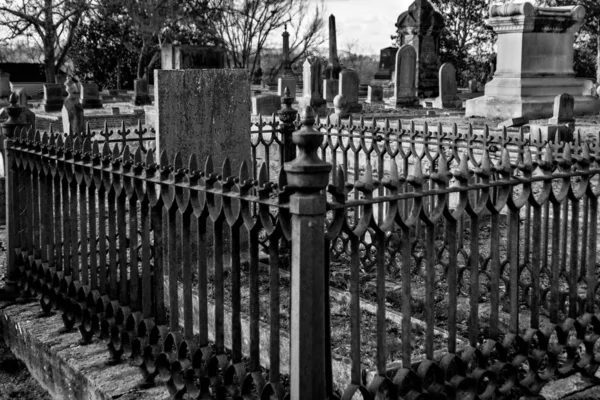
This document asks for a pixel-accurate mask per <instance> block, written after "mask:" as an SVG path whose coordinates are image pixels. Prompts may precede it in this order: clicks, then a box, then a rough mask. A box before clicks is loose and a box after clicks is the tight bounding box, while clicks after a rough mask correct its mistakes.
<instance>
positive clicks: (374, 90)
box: [367, 85, 383, 103]
mask: <svg viewBox="0 0 600 400" xmlns="http://www.w3.org/2000/svg"><path fill="white" fill-rule="evenodd" d="M382 100H383V87H382V86H380V85H369V88H368V89H367V103H373V102H376V101H382Z"/></svg>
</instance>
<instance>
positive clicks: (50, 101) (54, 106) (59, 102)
mask: <svg viewBox="0 0 600 400" xmlns="http://www.w3.org/2000/svg"><path fill="white" fill-rule="evenodd" d="M62 92H63V88H62V87H61V86H60V85H59V84H58V83H45V84H44V99H43V100H42V108H43V109H44V111H45V112H56V111H60V110H61V109H62V106H63V103H64V100H63V95H62Z"/></svg>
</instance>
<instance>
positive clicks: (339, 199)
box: [5, 108, 600, 399]
mask: <svg viewBox="0 0 600 400" xmlns="http://www.w3.org/2000/svg"><path fill="white" fill-rule="evenodd" d="M313 125H314V113H313V112H312V110H311V109H310V108H308V109H307V110H306V115H305V116H304V120H303V121H302V127H301V129H300V130H299V131H297V132H295V133H294V143H295V144H296V145H297V146H298V155H297V157H296V158H295V159H294V160H293V161H292V162H289V163H287V164H285V167H284V171H277V173H278V175H277V180H276V181H275V179H269V176H270V175H269V174H270V171H269V169H270V168H269V167H268V166H267V164H266V163H263V164H260V167H258V168H257V173H256V178H255V177H254V176H253V173H252V171H251V169H252V167H251V166H248V165H242V166H241V167H240V168H239V172H238V171H234V170H233V168H232V166H231V162H230V161H229V160H224V161H223V162H222V164H221V170H220V174H217V173H215V168H214V166H213V161H212V160H210V159H209V160H206V162H205V163H204V166H203V167H202V170H201V167H200V166H199V161H198V160H196V158H195V157H194V156H192V157H191V158H190V160H186V161H185V162H184V160H182V159H181V157H180V156H179V155H175V157H174V158H172V159H171V158H169V157H168V156H167V155H166V153H163V154H161V155H160V157H158V158H157V157H155V155H154V154H153V152H152V150H149V151H147V152H146V153H145V154H144V153H143V152H142V149H141V148H139V147H138V148H137V149H136V150H135V151H133V152H132V150H131V149H130V148H129V147H128V146H125V148H121V146H119V145H118V144H116V145H114V146H112V147H111V145H110V144H109V143H107V142H106V143H104V144H103V145H102V146H100V145H99V144H98V142H96V141H93V140H91V139H90V138H89V137H86V138H80V137H73V136H67V137H63V136H60V135H59V136H57V135H48V134H40V133H35V134H34V133H33V132H30V133H21V134H20V135H18V136H16V137H12V136H11V135H10V132H8V133H9V134H8V135H7V136H8V138H7V139H6V141H5V152H6V162H7V172H8V174H7V182H8V186H7V190H8V192H9V196H8V199H9V207H10V211H11V212H10V213H9V216H10V218H9V247H8V249H9V254H10V257H9V275H10V278H12V279H16V280H18V281H19V283H20V285H21V289H22V290H23V295H24V296H39V298H40V302H41V305H42V309H43V310H44V311H45V312H52V311H53V310H54V309H56V308H60V309H61V310H62V312H63V314H62V315H63V320H64V323H65V329H67V330H70V329H74V328H75V327H77V328H79V330H80V332H81V335H82V340H83V341H85V342H90V341H93V340H106V341H107V342H108V347H109V350H110V354H111V358H112V360H113V361H114V362H118V361H119V360H121V359H124V358H130V359H132V360H133V362H134V363H136V364H137V365H139V366H140V369H141V371H142V373H143V378H144V380H145V382H146V383H147V384H151V383H155V382H158V383H160V382H165V384H166V386H167V387H168V388H169V390H170V392H171V394H172V396H173V398H183V397H184V396H186V395H187V396H189V397H190V398H207V397H210V396H215V397H217V398H229V397H231V398H236V396H242V397H245V398H259V397H260V398H269V396H274V397H276V398H280V399H282V398H284V396H285V395H286V393H287V394H289V396H290V398H292V399H300V398H303V399H304V398H311V399H319V398H320V399H324V398H326V397H329V398H336V397H337V396H339V397H341V398H343V399H351V398H353V396H354V395H355V394H356V393H357V392H358V393H360V395H361V396H362V397H363V398H365V399H374V398H380V397H378V396H384V395H385V396H387V397H389V398H392V399H399V398H403V399H418V398H426V397H427V396H428V395H434V396H437V397H436V398H457V399H463V398H477V397H478V398H483V399H485V398H506V399H512V398H518V397H519V396H522V395H525V396H535V395H537V394H539V393H540V391H541V389H542V388H543V387H544V385H545V384H546V383H547V382H548V381H549V380H551V379H553V378H555V377H560V376H565V375H569V374H572V373H574V372H581V373H584V374H593V373H594V372H595V371H596V370H597V369H598V366H599V361H598V360H600V354H599V351H598V346H597V345H596V344H597V342H598V339H599V338H600V319H599V318H598V315H597V311H598V310H597V304H598V301H597V296H598V293H597V288H598V282H597V277H596V274H597V268H598V266H597V265H598V262H599V259H598V249H597V245H596V241H597V230H598V216H597V206H598V204H597V202H598V201H597V198H598V195H599V194H600V191H599V189H600V187H599V178H598V175H599V174H600V165H599V163H600V148H598V147H597V146H595V145H593V146H591V147H590V145H589V144H588V143H587V142H586V141H582V140H580V141H578V142H575V143H549V144H547V143H535V142H533V141H527V140H526V139H525V138H518V139H510V140H509V139H508V138H507V137H506V138H504V139H501V140H498V142H497V143H491V141H492V139H489V137H486V136H485V135H484V136H483V139H481V140H482V141H483V145H482V146H481V147H478V148H477V149H475V147H474V146H472V148H473V150H470V147H468V146H467V147H466V148H465V147H461V146H462V145H461V144H460V141H449V142H447V141H446V140H445V139H443V137H442V135H441V134H438V135H437V136H435V135H425V136H420V135H419V134H417V133H415V132H414V128H412V131H410V132H409V133H407V134H408V135H409V139H408V144H405V142H404V141H403V140H399V141H397V143H398V146H400V147H391V148H388V149H387V150H386V152H388V153H386V154H391V155H392V156H391V157H390V159H389V160H387V159H386V160H384V161H382V162H381V163H380V164H376V168H375V169H374V168H373V166H372V164H371V163H370V162H366V163H364V164H363V163H362V162H361V161H360V160H359V162H358V166H357V167H356V168H355V169H354V171H351V172H352V173H353V174H354V175H355V178H354V179H348V175H347V174H349V172H348V169H347V168H346V166H345V165H344V162H341V163H340V164H341V165H340V166H339V167H338V168H336V169H335V170H334V172H333V173H330V172H329V171H330V169H331V168H332V166H331V165H330V164H329V163H327V162H324V161H322V160H321V159H320V158H319V157H318V154H319V153H321V154H324V155H325V156H326V157H325V158H326V159H329V158H328V157H329V156H331V157H334V156H333V154H332V153H331V152H329V150H330V149H334V147H335V146H337V145H334V144H332V143H333V140H334V139H332V138H331V136H332V135H328V134H323V132H322V130H323V129H329V128H324V127H323V126H318V127H317V128H318V129H319V130H317V129H315V127H314V126H313ZM261 134H262V133H259V135H261ZM474 137H475V136H470V138H471V139H472V138H474ZM324 139H325V142H323V140H324ZM343 140H345V139H343V138H342V141H343ZM349 140H350V142H351V143H353V141H352V138H349ZM361 140H362V139H361ZM469 140H470V139H469V137H467V141H469ZM478 140H479V139H478ZM473 141H474V140H471V142H473ZM350 142H349V143H350ZM380 142H381V141H375V144H374V146H375V147H373V150H372V151H371V152H369V151H366V154H367V155H368V154H371V153H374V154H378V157H379V154H380V153H378V151H380V150H381V148H380V147H378V146H379V144H378V143H380ZM383 143H384V144H386V146H392V144H389V141H387V142H386V141H383ZM492 145H493V146H497V149H496V148H493V149H492V148H491V146H492ZM348 146H350V147H349V150H348V152H350V151H351V152H353V153H355V150H356V149H355V148H352V146H354V145H351V144H348ZM394 146H396V145H394ZM255 147H256V146H254V145H251V146H249V151H250V148H255ZM377 148H379V149H380V150H377ZM395 149H396V150H397V151H396V150H395ZM492 153H496V156H495V157H493V156H492ZM398 155H400V156H401V162H398V160H399V159H398ZM335 157H337V156H335ZM348 164H350V162H349V163H348ZM257 165H258V164H257ZM374 170H375V171H374ZM271 172H272V171H271ZM271 176H272V175H271ZM286 257H287V258H289V259H290V262H291V267H290V270H289V276H290V278H289V280H288V281H285V280H284V279H283V276H284V275H285V274H287V273H288V271H282V269H283V270H285V269H286V268H287V267H286V266H285V264H286V263H284V262H282V258H286ZM267 278H268V279H267ZM282 282H283V283H282ZM286 282H287V283H286ZM330 284H331V285H333V286H334V287H337V288H338V289H339V290H344V291H347V296H348V298H349V301H348V304H347V307H346V308H345V311H346V315H345V317H344V318H343V319H339V321H341V322H339V323H340V324H345V323H347V324H348V327H349V328H348V331H349V332H350V333H349V334H348V335H346V337H342V338H340V337H337V336H336V333H335V331H336V330H339V329H338V328H339V327H336V326H332V324H331V323H330V321H332V320H333V319H334V318H338V315H333V314H332V312H333V311H332V310H333V307H332V301H331V299H330V293H329V292H330ZM196 299H197V300H196ZM368 300H371V301H374V302H375V303H376V304H377V308H376V315H375V319H374V321H375V322H374V326H375V328H376V329H374V331H375V336H374V338H373V340H367V341H365V340H362V338H363V337H365V335H367V334H368V332H366V331H365V330H364V328H365V323H364V318H366V317H368V316H367V315H366V314H365V312H364V311H363V309H362V304H363V303H364V302H365V301H368ZM338 311H339V310H338ZM338 311H335V312H338ZM392 311H395V312H398V311H400V312H401V313H402V321H401V323H400V326H399V329H397V327H395V326H394V325H393V323H392V322H391V321H390V320H389V319H388V316H389V314H390V313H391V312H392ZM415 317H416V318H418V319H422V320H423V321H424V322H423V326H424V327H425V328H424V330H423V331H415V325H414V324H413V323H412V322H411V318H415ZM265 323H266V324H267V325H266V329H262V328H261V326H265ZM440 327H442V328H444V329H445V330H446V331H447V332H448V334H447V336H446V337H443V338H442V339H440V337H439V336H436V334H435V332H436V329H438V328H440ZM371 330H373V329H371ZM286 331H289V333H290V342H289V343H290V345H289V349H283V351H282V343H284V341H285V340H287V337H288V334H287V333H286ZM348 331H347V332H348ZM459 336H465V337H467V338H468V344H467V345H465V346H459V345H458V343H459V341H458V337H459ZM334 342H335V346H334ZM415 347H421V349H415ZM344 349H346V350H348V354H347V357H348V358H349V359H350V366H349V367H348V368H349V369H350V373H349V376H350V379H349V381H348V382H343V383H341V382H339V381H337V382H334V380H333V371H332V365H333V361H334V359H336V358H339V354H333V353H336V352H339V351H344ZM285 350H289V353H290V360H289V361H287V360H286V361H283V358H284V357H283V353H284V351H285ZM419 350H422V351H419ZM416 353H422V357H421V358H417V355H418V354H416ZM261 365H262V366H267V365H268V373H265V370H264V369H263V367H262V366H261ZM365 365H366V366H371V365H372V366H373V367H374V372H373V373H367V372H368V371H366V369H365ZM285 371H287V372H285ZM288 375H289V376H288ZM367 377H368V379H367ZM336 385H337V387H336ZM340 385H341V386H340ZM336 389H338V390H339V391H340V393H342V394H339V393H337V392H336Z"/></svg>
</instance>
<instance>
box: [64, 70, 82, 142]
mask: <svg viewBox="0 0 600 400" xmlns="http://www.w3.org/2000/svg"><path fill="white" fill-rule="evenodd" d="M65 87H66V89H67V94H68V96H67V98H66V99H65V103H64V105H63V107H62V123H63V131H64V132H65V133H81V132H85V117H84V113H83V107H82V106H81V103H80V102H79V87H78V85H77V83H75V82H73V81H72V80H71V78H70V77H69V78H67V81H66V82H65Z"/></svg>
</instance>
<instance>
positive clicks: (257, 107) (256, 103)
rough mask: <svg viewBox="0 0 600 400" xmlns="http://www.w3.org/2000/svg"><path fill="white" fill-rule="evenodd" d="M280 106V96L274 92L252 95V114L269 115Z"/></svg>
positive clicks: (275, 111)
mask: <svg viewBox="0 0 600 400" xmlns="http://www.w3.org/2000/svg"><path fill="white" fill-rule="evenodd" d="M280 108H281V97H279V96H278V95H276V94H270V93H265V94H257V95H255V96H252V114H253V115H258V114H261V115H271V114H273V113H277V111H279V109H280Z"/></svg>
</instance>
